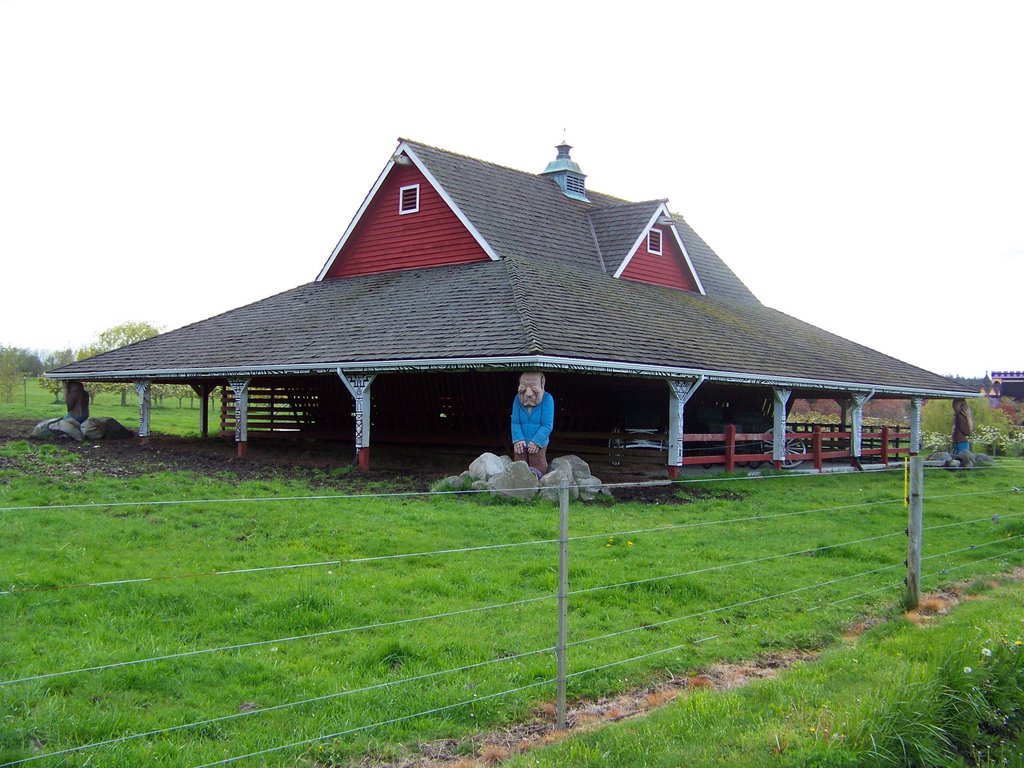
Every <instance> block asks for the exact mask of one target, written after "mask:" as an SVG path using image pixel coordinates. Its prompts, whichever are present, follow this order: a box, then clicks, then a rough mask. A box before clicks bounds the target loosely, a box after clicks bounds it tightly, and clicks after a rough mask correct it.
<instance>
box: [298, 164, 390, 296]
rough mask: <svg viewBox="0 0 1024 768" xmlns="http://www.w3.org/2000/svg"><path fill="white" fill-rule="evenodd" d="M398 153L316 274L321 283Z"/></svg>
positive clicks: (375, 183)
mask: <svg viewBox="0 0 1024 768" xmlns="http://www.w3.org/2000/svg"><path fill="white" fill-rule="evenodd" d="M398 154H399V153H398V152H395V154H394V155H392V156H391V159H390V160H388V164H387V165H385V166H384V170H383V171H381V172H380V175H379V176H378V177H377V181H375V182H374V184H373V186H372V187H371V188H370V191H369V192H367V193H366V197H365V198H364V199H363V204H362V205H360V206H359V210H358V211H356V215H355V216H353V217H352V221H351V222H349V225H348V228H347V229H346V230H345V233H344V234H343V235H342V236H341V240H339V241H338V244H337V245H336V246H334V250H333V251H331V256H330V258H329V259H327V263H326V264H324V266H323V269H321V270H320V274H319V275H317V276H316V282H318V283H319V282H320V281H321V280H323V279H324V276H325V275H326V274H327V273H328V271H330V269H331V266H332V265H333V264H334V260H335V259H337V258H338V254H339V253H341V248H342V246H344V245H345V243H346V242H347V241H348V239H349V237H350V236H351V235H352V232H353V230H355V228H356V224H358V223H359V220H360V219H361V218H363V214H364V213H366V209H367V208H368V207H369V206H370V203H371V202H372V201H373V198H375V197H376V196H377V190H379V189H380V187H381V185H382V184H383V183H384V179H386V178H387V177H388V174H389V173H391V169H392V168H394V167H395V156H396V155H398Z"/></svg>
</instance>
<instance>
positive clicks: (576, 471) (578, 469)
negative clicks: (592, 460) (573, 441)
mask: <svg viewBox="0 0 1024 768" xmlns="http://www.w3.org/2000/svg"><path fill="white" fill-rule="evenodd" d="M548 468H549V469H550V470H552V471H554V470H556V469H561V470H564V471H566V472H568V473H569V474H570V475H571V476H572V479H573V480H576V481H579V480H582V479H583V478H585V477H590V465H589V464H587V462H585V461H584V460H583V459H581V458H580V457H579V456H573V455H572V454H570V455H569V456H559V457H558V458H557V459H552V460H551V464H550V465H549V466H548Z"/></svg>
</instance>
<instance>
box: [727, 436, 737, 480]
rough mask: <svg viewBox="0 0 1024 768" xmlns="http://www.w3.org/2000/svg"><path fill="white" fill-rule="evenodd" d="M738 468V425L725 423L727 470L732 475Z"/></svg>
mask: <svg viewBox="0 0 1024 768" xmlns="http://www.w3.org/2000/svg"><path fill="white" fill-rule="evenodd" d="M735 469H736V425H735V424H726V425H725V471H726V472H728V473H729V474H730V475H731V474H732V473H733V470H735Z"/></svg>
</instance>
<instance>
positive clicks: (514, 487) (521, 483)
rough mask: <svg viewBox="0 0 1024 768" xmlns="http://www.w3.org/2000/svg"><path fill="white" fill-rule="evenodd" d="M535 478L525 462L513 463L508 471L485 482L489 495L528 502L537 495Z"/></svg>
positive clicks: (537, 484)
mask: <svg viewBox="0 0 1024 768" xmlns="http://www.w3.org/2000/svg"><path fill="white" fill-rule="evenodd" d="M538 486H539V483H538V482H537V476H536V475H535V474H533V470H532V469H530V465H529V464H527V463H526V462H525V461H513V462H512V463H511V464H509V466H508V469H506V470H505V471H504V472H501V473H499V474H497V475H494V476H493V477H492V478H490V479H489V480H488V481H487V487H488V488H489V489H490V491H491V495H495V494H500V495H502V496H509V497H511V498H513V499H521V500H523V501H530V500H531V499H532V498H533V497H534V496H536V495H537V488H538Z"/></svg>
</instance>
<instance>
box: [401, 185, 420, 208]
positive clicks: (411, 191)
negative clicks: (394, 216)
mask: <svg viewBox="0 0 1024 768" xmlns="http://www.w3.org/2000/svg"><path fill="white" fill-rule="evenodd" d="M419 209H420V185H419V184H410V185H409V186H407V187H402V188H401V189H399V190H398V215H399V216H404V215H405V214H407V213H416V212H417V211H419Z"/></svg>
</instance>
